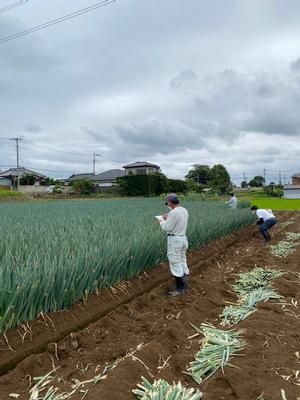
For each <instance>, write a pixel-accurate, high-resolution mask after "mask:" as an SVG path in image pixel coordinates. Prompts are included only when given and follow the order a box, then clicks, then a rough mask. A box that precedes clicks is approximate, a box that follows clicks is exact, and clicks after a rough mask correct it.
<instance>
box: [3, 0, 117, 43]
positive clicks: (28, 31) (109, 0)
mask: <svg viewBox="0 0 300 400" xmlns="http://www.w3.org/2000/svg"><path fill="white" fill-rule="evenodd" d="M116 1H117V0H103V1H101V2H98V3H95V4H93V5H91V6H89V7H85V8H82V9H81V10H77V11H73V12H72V13H69V14H66V15H64V16H62V17H59V18H56V19H53V20H51V21H48V22H45V23H43V24H40V25H36V26H33V27H32V28H29V29H26V30H24V31H21V32H18V33H14V34H13V35H9V36H6V37H4V38H2V39H0V44H3V43H6V42H8V41H10V40H14V39H17V38H19V37H22V36H25V35H29V34H31V33H33V32H36V31H39V30H41V29H45V28H48V27H49V26H52V25H56V24H59V23H61V22H64V21H67V20H69V19H71V18H75V17H78V16H80V15H83V14H86V13H88V12H91V11H94V10H96V9H98V8H101V7H105V6H108V5H110V4H112V3H115V2H116Z"/></svg>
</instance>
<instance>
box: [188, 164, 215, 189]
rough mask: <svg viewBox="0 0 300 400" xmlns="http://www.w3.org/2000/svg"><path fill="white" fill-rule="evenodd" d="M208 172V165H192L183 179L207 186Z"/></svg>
mask: <svg viewBox="0 0 300 400" xmlns="http://www.w3.org/2000/svg"><path fill="white" fill-rule="evenodd" d="M209 172H210V169H209V166H208V165H201V164H194V165H193V168H192V169H190V170H189V172H188V174H187V175H186V176H185V178H186V179H187V180H192V181H194V182H197V183H199V184H202V185H207V183H208V180H209Z"/></svg>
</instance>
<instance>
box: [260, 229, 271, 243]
mask: <svg viewBox="0 0 300 400" xmlns="http://www.w3.org/2000/svg"><path fill="white" fill-rule="evenodd" d="M261 233H262V235H263V237H264V239H265V241H266V242H268V241H269V240H271V236H270V234H269V232H268V231H261Z"/></svg>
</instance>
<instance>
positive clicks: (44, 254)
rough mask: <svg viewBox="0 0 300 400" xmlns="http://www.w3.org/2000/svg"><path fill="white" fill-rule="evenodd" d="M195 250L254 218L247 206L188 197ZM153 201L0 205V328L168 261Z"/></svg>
mask: <svg viewBox="0 0 300 400" xmlns="http://www.w3.org/2000/svg"><path fill="white" fill-rule="evenodd" d="M183 205H184V206H185V207H186V208H187V209H188V211H189V213H190V223H189V231H188V237H189V242H190V247H191V248H196V247H199V246H201V245H204V244H206V243H209V242H210V241H212V240H214V239H217V238H219V237H221V236H223V235H226V234H228V233H230V232H233V231H235V230H237V229H239V228H241V227H244V226H247V225H248V224H250V223H251V222H252V218H253V217H252V214H251V213H250V212H249V210H248V209H237V210H230V209H228V208H227V207H226V206H225V205H224V204H222V203H219V202H206V201H205V202H193V201H190V202H185V203H184V204H183ZM165 212H166V207H165V206H164V205H163V202H162V201H161V200H158V199H130V200H129V199H124V200H123V199H122V200H102V201H56V202H43V203H37V202H36V203H35V202H33V203H17V204H0V235H1V238H2V240H1V242H0V332H3V331H6V330H8V329H11V328H14V327H15V326H16V325H17V324H19V323H22V322H24V321H27V320H32V319H34V318H35V317H37V316H38V315H39V314H40V313H41V312H48V311H56V310H61V309H65V308H67V307H69V306H71V305H72V304H74V303H75V302H76V301H78V300H80V299H83V298H84V297H85V296H87V295H88V294H91V293H94V292H95V291H96V290H97V289H99V288H103V287H108V286H113V285H115V284H117V283H118V282H120V281H123V280H126V279H130V278H132V277H134V276H137V275H138V274H139V273H141V272H143V271H145V270H147V269H150V268H152V267H153V266H155V265H157V264H158V263H159V262H161V261H162V260H164V259H166V238H165V234H164V233H163V232H162V231H161V229H160V227H159V226H157V225H156V224H155V222H154V216H155V215H157V214H162V213H165Z"/></svg>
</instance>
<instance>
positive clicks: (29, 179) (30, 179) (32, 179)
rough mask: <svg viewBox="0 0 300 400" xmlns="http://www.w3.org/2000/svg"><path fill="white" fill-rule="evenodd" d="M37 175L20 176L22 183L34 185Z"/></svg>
mask: <svg viewBox="0 0 300 400" xmlns="http://www.w3.org/2000/svg"><path fill="white" fill-rule="evenodd" d="M34 182H35V177H34V175H32V174H27V175H24V176H22V177H21V178H20V185H34Z"/></svg>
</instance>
